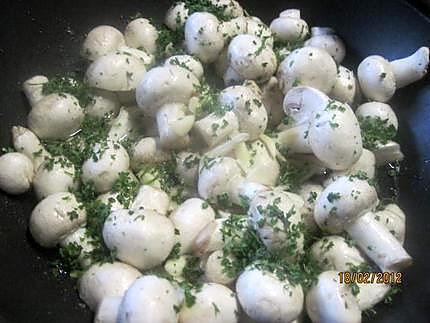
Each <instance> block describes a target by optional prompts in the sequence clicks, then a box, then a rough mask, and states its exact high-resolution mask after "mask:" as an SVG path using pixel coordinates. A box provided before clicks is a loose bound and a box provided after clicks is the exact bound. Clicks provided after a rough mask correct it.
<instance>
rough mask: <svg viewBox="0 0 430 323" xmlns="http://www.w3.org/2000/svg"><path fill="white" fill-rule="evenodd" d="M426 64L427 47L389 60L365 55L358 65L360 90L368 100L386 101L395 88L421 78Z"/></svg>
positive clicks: (427, 61) (424, 73)
mask: <svg viewBox="0 0 430 323" xmlns="http://www.w3.org/2000/svg"><path fill="white" fill-rule="evenodd" d="M428 64H429V49H428V47H421V48H420V49H418V50H417V51H416V52H415V53H414V54H412V55H411V56H409V57H406V58H403V59H398V60H395V61H391V62H389V61H388V60H386V59H385V58H383V57H382V56H378V55H372V56H369V57H366V58H365V59H364V60H363V61H362V62H361V63H360V65H359V66H358V80H359V81H360V86H361V90H362V91H363V94H364V96H365V97H366V98H368V99H369V100H374V101H379V102H387V101H388V100H389V99H391V97H392V96H393V95H394V92H395V91H396V89H398V88H402V87H404V86H407V85H409V84H411V83H414V82H416V81H418V80H420V79H421V78H423V77H424V76H425V75H426V74H427V67H428Z"/></svg>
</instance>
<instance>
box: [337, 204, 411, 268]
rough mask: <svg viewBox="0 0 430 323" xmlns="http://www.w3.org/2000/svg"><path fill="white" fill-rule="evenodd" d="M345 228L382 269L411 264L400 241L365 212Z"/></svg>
mask: <svg viewBox="0 0 430 323" xmlns="http://www.w3.org/2000/svg"><path fill="white" fill-rule="evenodd" d="M345 230H346V231H347V232H348V234H349V236H350V237H351V238H352V239H354V240H356V241H357V244H358V246H359V247H360V249H361V250H363V251H364V253H366V255H367V256H368V257H369V258H371V259H372V260H373V261H374V262H375V263H376V264H377V265H378V266H379V267H380V268H381V269H382V270H384V271H399V270H402V269H404V268H406V267H407V266H409V265H411V263H412V258H411V256H410V255H409V254H408V253H407V252H406V250H405V249H404V248H403V246H402V245H401V243H400V242H399V241H397V239H396V238H395V237H394V236H393V235H392V234H391V233H390V232H389V231H388V230H387V228H385V227H384V226H383V225H382V224H381V223H379V222H378V221H376V220H375V217H374V213H372V212H367V213H366V214H364V215H362V216H361V217H358V218H357V219H356V220H355V221H353V222H351V223H349V224H347V225H346V226H345Z"/></svg>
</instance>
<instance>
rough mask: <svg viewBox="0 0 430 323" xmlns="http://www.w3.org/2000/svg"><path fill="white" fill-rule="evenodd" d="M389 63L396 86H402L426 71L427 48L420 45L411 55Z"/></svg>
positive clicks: (418, 78)
mask: <svg viewBox="0 0 430 323" xmlns="http://www.w3.org/2000/svg"><path fill="white" fill-rule="evenodd" d="M390 63H391V67H392V68H393V72H394V77H395V78H396V87H397V88H402V87H404V86H407V85H409V84H411V83H413V82H416V81H418V80H420V79H421V78H422V77H423V76H424V75H425V74H426V73H427V67H428V64H429V48H428V47H421V48H419V49H418V50H417V51H416V52H415V53H413V54H412V55H411V56H408V57H405V58H402V59H396V60H394V61H392V62H390Z"/></svg>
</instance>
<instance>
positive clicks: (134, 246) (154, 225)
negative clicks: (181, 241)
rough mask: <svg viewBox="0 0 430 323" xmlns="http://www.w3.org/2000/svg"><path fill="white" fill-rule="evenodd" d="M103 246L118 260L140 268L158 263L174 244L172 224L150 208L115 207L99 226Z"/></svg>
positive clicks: (144, 268)
mask: <svg viewBox="0 0 430 323" xmlns="http://www.w3.org/2000/svg"><path fill="white" fill-rule="evenodd" d="M103 239H104V242H105V244H106V246H107V247H108V248H109V249H111V250H116V256H117V258H118V259H120V260H121V261H123V262H125V263H128V264H130V265H132V266H135V267H136V268H139V269H141V270H146V269H150V268H153V267H155V266H158V265H161V264H162V263H163V261H164V260H166V258H167V256H168V255H169V253H170V251H171V250H172V248H173V245H174V239H175V238H174V227H173V224H172V222H171V221H170V220H169V219H168V218H166V217H165V216H164V215H161V214H158V213H157V212H154V211H151V210H145V209H144V210H141V209H139V210H135V211H133V210H130V211H129V210H117V211H115V212H113V213H111V214H110V215H109V217H108V218H107V219H106V221H105V223H104V226H103Z"/></svg>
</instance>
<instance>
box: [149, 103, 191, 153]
mask: <svg viewBox="0 0 430 323" xmlns="http://www.w3.org/2000/svg"><path fill="white" fill-rule="evenodd" d="M186 110H187V106H186V105H185V104H182V103H167V104H165V105H163V106H162V107H160V109H159V110H158V113H157V118H156V120H157V127H158V134H159V136H160V145H161V146H162V147H163V148H166V149H180V148H183V147H186V146H188V145H189V143H190V138H189V135H188V132H190V130H191V129H192V127H193V125H194V120H195V118H194V116H193V115H189V116H186V114H185V112H186Z"/></svg>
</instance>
